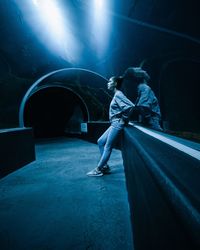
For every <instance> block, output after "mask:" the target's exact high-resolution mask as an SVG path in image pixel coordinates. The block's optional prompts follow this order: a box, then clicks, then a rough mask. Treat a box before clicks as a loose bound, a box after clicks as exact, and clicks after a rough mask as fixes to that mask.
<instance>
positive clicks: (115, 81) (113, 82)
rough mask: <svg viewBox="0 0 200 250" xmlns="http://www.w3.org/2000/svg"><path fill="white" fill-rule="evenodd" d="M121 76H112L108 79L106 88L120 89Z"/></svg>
mask: <svg viewBox="0 0 200 250" xmlns="http://www.w3.org/2000/svg"><path fill="white" fill-rule="evenodd" d="M122 82H123V77H121V76H119V77H116V76H112V77H111V78H110V79H109V81H108V89H109V90H112V91H114V90H115V89H118V90H119V89H121V86H122Z"/></svg>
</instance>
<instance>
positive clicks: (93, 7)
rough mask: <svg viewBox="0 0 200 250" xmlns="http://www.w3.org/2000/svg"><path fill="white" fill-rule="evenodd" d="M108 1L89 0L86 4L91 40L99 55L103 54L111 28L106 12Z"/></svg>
mask: <svg viewBox="0 0 200 250" xmlns="http://www.w3.org/2000/svg"><path fill="white" fill-rule="evenodd" d="M109 5H110V3H109V1H108V0H91V1H90V4H88V8H89V9H90V15H89V16H90V20H89V22H90V24H89V26H90V27H91V33H92V36H91V42H92V44H93V47H94V48H95V49H96V52H97V55H98V56H99V57H102V56H104V55H103V54H104V52H105V51H106V48H107V46H108V44H109V35H110V28H111V20H110V16H109V15H108V13H107V11H106V10H107V9H109V7H110V6H109Z"/></svg>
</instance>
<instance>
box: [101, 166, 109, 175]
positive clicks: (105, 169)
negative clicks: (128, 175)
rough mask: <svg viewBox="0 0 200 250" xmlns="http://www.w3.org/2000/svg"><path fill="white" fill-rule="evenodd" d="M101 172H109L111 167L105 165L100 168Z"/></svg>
mask: <svg viewBox="0 0 200 250" xmlns="http://www.w3.org/2000/svg"><path fill="white" fill-rule="evenodd" d="M101 171H102V173H103V174H110V173H111V169H110V167H109V166H108V165H105V166H104V167H103V168H102V169H101Z"/></svg>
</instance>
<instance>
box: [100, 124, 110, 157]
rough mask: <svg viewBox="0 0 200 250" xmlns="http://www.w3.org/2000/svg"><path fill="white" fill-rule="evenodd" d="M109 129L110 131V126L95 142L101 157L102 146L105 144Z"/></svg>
mask: <svg viewBox="0 0 200 250" xmlns="http://www.w3.org/2000/svg"><path fill="white" fill-rule="evenodd" d="M110 129H111V126H110V127H109V128H108V129H107V130H106V131H105V132H104V133H103V134H102V135H101V137H99V139H98V141H97V143H98V146H99V151H100V154H101V156H102V154H103V150H104V146H105V144H106V141H107V137H108V133H109V131H110Z"/></svg>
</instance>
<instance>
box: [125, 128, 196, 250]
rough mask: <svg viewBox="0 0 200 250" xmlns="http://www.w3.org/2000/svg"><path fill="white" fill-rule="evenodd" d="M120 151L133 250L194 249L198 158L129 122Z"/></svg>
mask: <svg viewBox="0 0 200 250" xmlns="http://www.w3.org/2000/svg"><path fill="white" fill-rule="evenodd" d="M121 150H122V157H123V161H124V167H125V175H126V182H127V189H128V194H129V203H130V209H131V219H132V225H133V238H134V246H135V250H147V249H148V250H179V249H180V250H194V249H200V161H199V160H197V159H195V158H193V157H191V156H189V155H187V154H185V153H183V152H181V151H180V150H178V149H175V148H173V147H172V146H170V145H168V144H166V143H164V142H162V141H159V140H157V139H155V138H152V137H151V136H149V135H147V134H145V133H143V132H141V131H140V130H138V129H137V128H135V127H133V126H128V127H127V128H125V129H124V133H123V136H122V146H121Z"/></svg>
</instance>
